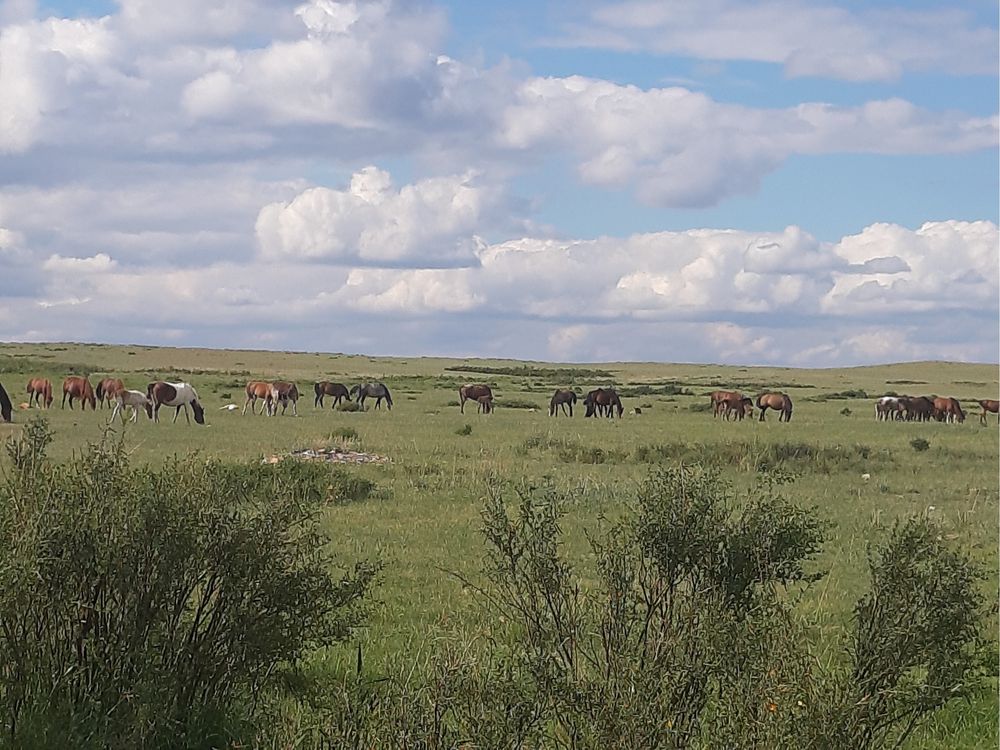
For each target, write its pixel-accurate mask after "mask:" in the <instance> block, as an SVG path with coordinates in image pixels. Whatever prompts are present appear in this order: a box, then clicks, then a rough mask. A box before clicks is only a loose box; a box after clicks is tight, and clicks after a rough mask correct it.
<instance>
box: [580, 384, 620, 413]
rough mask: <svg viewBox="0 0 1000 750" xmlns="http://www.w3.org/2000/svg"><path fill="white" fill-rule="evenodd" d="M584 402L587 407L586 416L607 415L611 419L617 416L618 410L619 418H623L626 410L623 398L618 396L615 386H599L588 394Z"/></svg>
mask: <svg viewBox="0 0 1000 750" xmlns="http://www.w3.org/2000/svg"><path fill="white" fill-rule="evenodd" d="M583 403H584V405H585V406H586V407H587V411H586V413H585V414H584V417H593V416H602V417H604V416H606V417H608V418H609V419H610V418H613V417H614V416H615V411H616V410H617V411H618V418H619V419H621V416H622V414H623V413H624V411H625V407H624V406H622V400H621V399H620V398H618V393H617V392H616V391H615V389H614V388H597V389H595V390H593V391H591V392H590V393H588V394H587V397H586V398H585V399H584V400H583Z"/></svg>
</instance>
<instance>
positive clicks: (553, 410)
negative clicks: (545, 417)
mask: <svg viewBox="0 0 1000 750" xmlns="http://www.w3.org/2000/svg"><path fill="white" fill-rule="evenodd" d="M575 403H576V394H575V393H573V391H556V392H555V393H554V394H553V395H552V400H551V401H549V416H550V417H558V416H559V410H560V409H562V413H563V414H565V413H566V407H567V406H568V407H569V415H570V416H571V417H572V416H573V404H575Z"/></svg>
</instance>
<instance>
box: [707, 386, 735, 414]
mask: <svg viewBox="0 0 1000 750" xmlns="http://www.w3.org/2000/svg"><path fill="white" fill-rule="evenodd" d="M708 398H709V400H710V401H711V403H712V416H713V417H717V416H719V415H720V414H725V412H726V404H727V403H729V402H732V401H733V399H735V400H736V402H738V401H739V400H740V399H741V398H743V394H742V393H740V392H739V391H712V392H711V393H709V394H708Z"/></svg>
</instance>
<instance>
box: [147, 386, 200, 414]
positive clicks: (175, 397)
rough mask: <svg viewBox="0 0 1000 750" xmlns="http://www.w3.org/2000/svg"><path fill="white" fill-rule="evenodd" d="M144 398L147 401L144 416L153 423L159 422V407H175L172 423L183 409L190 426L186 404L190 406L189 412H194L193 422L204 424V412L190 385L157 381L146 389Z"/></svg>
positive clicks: (196, 393)
mask: <svg viewBox="0 0 1000 750" xmlns="http://www.w3.org/2000/svg"><path fill="white" fill-rule="evenodd" d="M146 398H148V399H149V402H148V403H147V404H146V416H148V417H149V418H150V419H152V420H153V421H154V422H159V421H160V407H161V406H176V407H177V411H175V412H174V419H173V421H174V422H176V421H177V416H178V415H179V414H180V413H181V409H184V416H185V418H186V419H187V422H188V424H191V416H190V415H189V414H188V410H187V407H188V404H191V410H192V411H194V421H195V422H197V423H198V424H205V410H204V409H203V408H202V407H201V403H200V402H199V401H198V392H197V391H196V390H195V389H194V386H193V385H191V384H190V383H165V382H164V381H162V380H158V381H156V382H155V383H150V384H149V385H148V386H147V387H146Z"/></svg>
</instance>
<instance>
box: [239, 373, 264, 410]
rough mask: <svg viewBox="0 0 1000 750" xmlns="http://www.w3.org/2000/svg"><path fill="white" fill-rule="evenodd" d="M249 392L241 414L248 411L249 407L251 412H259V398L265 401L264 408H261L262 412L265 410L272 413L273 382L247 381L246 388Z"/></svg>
mask: <svg viewBox="0 0 1000 750" xmlns="http://www.w3.org/2000/svg"><path fill="white" fill-rule="evenodd" d="M244 390H245V392H246V394H247V402H246V403H245V404H243V411H242V412H240V413H241V414H246V413H247V407H248V406H249V407H250V413H251V414H256V413H257V401H258V399H259V400H261V401H263V402H264V408H263V409H261V412H260V413H261V414H263V413H264V412H265V411H267V413H269V414H270V412H271V384H270V383H267V382H264V381H263V380H251V381H250V382H249V383H247V387H246V388H245V389H244Z"/></svg>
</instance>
